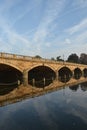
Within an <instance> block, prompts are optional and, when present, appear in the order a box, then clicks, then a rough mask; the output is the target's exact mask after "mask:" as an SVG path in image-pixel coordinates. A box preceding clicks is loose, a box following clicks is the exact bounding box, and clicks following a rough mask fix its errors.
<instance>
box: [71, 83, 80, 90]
mask: <svg viewBox="0 0 87 130" xmlns="http://www.w3.org/2000/svg"><path fill="white" fill-rule="evenodd" d="M69 88H70V89H71V90H72V91H77V90H78V88H79V84H78V85H74V86H69Z"/></svg>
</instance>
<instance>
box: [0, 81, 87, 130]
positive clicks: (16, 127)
mask: <svg viewBox="0 0 87 130" xmlns="http://www.w3.org/2000/svg"><path fill="white" fill-rule="evenodd" d="M86 90H87V83H84V84H82V85H81V84H80V85H76V86H73V87H66V88H65V89H61V90H58V91H56V92H52V93H49V94H45V95H43V96H39V97H35V98H31V99H26V100H23V101H22V102H18V103H15V104H10V105H7V106H4V107H0V130H77V129H78V130H87V91H86Z"/></svg>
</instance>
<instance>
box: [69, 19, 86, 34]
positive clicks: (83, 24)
mask: <svg viewBox="0 0 87 130" xmlns="http://www.w3.org/2000/svg"><path fill="white" fill-rule="evenodd" d="M84 29H87V18H85V19H83V20H82V21H81V22H80V23H78V24H76V25H75V26H73V27H71V28H69V29H67V30H66V32H68V33H70V34H74V33H76V32H80V31H84Z"/></svg>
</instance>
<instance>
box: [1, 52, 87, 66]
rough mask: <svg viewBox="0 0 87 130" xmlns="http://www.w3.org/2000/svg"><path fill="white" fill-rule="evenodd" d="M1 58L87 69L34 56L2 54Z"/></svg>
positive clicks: (75, 64)
mask: <svg viewBox="0 0 87 130" xmlns="http://www.w3.org/2000/svg"><path fill="white" fill-rule="evenodd" d="M0 58H5V59H18V60H31V61H41V62H51V63H54V64H55V63H57V64H60V65H61V64H63V65H71V66H78V67H80V66H83V67H85V66H86V67H87V65H83V64H77V63H70V62H65V61H56V60H51V59H45V58H36V57H32V56H24V55H17V54H10V53H4V52H1V53H0Z"/></svg>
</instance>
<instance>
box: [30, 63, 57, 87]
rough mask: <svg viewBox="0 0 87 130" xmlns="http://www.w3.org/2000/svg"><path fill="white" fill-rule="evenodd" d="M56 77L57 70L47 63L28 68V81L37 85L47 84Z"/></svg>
mask: <svg viewBox="0 0 87 130" xmlns="http://www.w3.org/2000/svg"><path fill="white" fill-rule="evenodd" d="M55 78H56V73H55V71H54V70H53V69H52V68H50V67H48V66H46V65H38V66H35V67H33V68H32V69H29V70H28V83H29V84H31V85H35V86H37V87H44V86H47V85H49V84H50V83H52V82H53V80H54V79H55Z"/></svg>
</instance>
